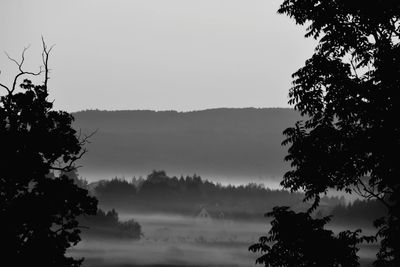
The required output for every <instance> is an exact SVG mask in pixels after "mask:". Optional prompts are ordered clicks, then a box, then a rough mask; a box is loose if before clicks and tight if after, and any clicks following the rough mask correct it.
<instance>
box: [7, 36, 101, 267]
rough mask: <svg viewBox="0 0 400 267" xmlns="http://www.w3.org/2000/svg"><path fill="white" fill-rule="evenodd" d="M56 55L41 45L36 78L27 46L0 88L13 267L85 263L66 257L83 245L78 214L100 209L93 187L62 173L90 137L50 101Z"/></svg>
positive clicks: (70, 167)
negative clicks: (27, 59) (79, 131)
mask: <svg viewBox="0 0 400 267" xmlns="http://www.w3.org/2000/svg"><path fill="white" fill-rule="evenodd" d="M50 51H51V48H48V47H47V46H46V44H45V42H44V41H43V53H42V59H43V66H42V67H41V68H40V70H39V71H38V72H37V73H34V72H29V71H26V70H24V65H23V64H24V60H25V52H26V49H24V51H23V53H22V59H21V60H20V61H17V60H15V59H13V58H11V57H9V59H10V60H12V61H13V62H14V63H15V64H16V65H17V67H18V70H19V72H18V74H17V75H16V76H15V78H14V80H13V82H12V85H11V86H7V85H5V84H2V83H0V86H1V87H2V88H3V89H5V90H6V91H5V94H4V95H2V96H1V98H0V142H1V145H0V147H1V152H0V164H1V165H0V166H1V168H0V192H1V193H0V218H1V220H0V231H1V248H0V253H1V257H2V261H3V262H8V263H9V264H10V265H12V266H79V265H80V263H81V261H82V260H76V259H73V258H71V257H67V256H66V255H65V253H66V249H68V248H69V247H71V246H73V245H76V244H77V243H78V242H79V241H80V237H79V233H80V230H79V223H78V221H77V220H76V217H77V216H78V215H81V214H86V213H87V214H94V213H95V212H96V210H97V200H96V199H95V198H93V197H90V196H89V195H88V191H87V190H85V189H83V188H80V187H78V186H77V185H76V184H75V183H74V181H73V180H72V179H70V178H68V177H67V176H66V175H64V174H62V173H61V174H60V172H70V171H72V170H74V169H75V165H74V164H75V161H76V160H78V159H79V158H80V157H81V156H82V155H83V154H84V153H85V150H84V149H83V145H84V142H85V140H86V138H80V137H79V136H78V134H77V132H76V131H75V130H74V129H73V128H72V127H71V123H72V121H73V117H72V116H71V115H70V114H68V113H66V112H62V111H55V110H53V104H52V102H50V101H49V100H48V87H47V84H48V79H49V68H48V60H49V54H50ZM41 75H43V76H41ZM28 76H38V77H44V81H43V83H42V84H41V85H35V84H33V83H32V82H31V80H29V79H27V77H28ZM21 79H23V80H22V82H21ZM18 85H19V87H18ZM57 172H58V173H59V174H57Z"/></svg>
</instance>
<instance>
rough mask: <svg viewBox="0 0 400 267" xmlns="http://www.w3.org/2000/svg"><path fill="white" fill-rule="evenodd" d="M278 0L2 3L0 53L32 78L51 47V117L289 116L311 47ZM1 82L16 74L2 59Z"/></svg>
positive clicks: (40, 0)
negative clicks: (134, 112) (284, 110)
mask: <svg viewBox="0 0 400 267" xmlns="http://www.w3.org/2000/svg"><path fill="white" fill-rule="evenodd" d="M281 2H282V0H69V1H65V0H35V1H32V0H1V1H0V40H1V42H0V51H7V52H8V53H9V54H10V55H11V56H13V57H15V58H18V57H19V56H20V54H21V51H22V50H23V48H24V47H26V46H28V45H30V48H29V50H28V51H27V54H26V70H37V69H38V66H39V65H40V64H41V63H40V60H41V59H40V53H41V36H44V38H45V40H46V42H47V44H49V45H52V44H54V45H55V47H54V49H53V50H52V54H51V56H50V68H51V76H50V77H51V79H50V82H49V87H50V88H49V89H50V98H51V99H53V100H54V104H55V107H56V108H57V109H62V110H66V111H69V112H73V111H79V110H85V109H102V110H121V109H152V110H178V111H190V110H201V109H208V108H218V107H288V104H287V102H288V90H289V88H290V86H291V81H292V79H291V74H292V73H293V72H295V71H296V70H297V69H298V68H300V67H301V66H302V65H303V64H304V61H305V60H306V59H307V58H309V57H310V56H311V55H312V52H313V49H314V46H315V41H313V40H310V39H305V38H304V33H305V29H304V27H300V26H298V25H295V23H294V21H293V20H291V19H290V18H288V17H286V16H284V15H278V14H277V12H276V11H277V9H278V7H279V4H280V3H281ZM0 70H1V71H2V72H1V74H0V82H2V83H6V84H9V83H10V82H11V79H12V78H13V75H15V71H16V66H15V65H13V63H12V62H10V61H9V60H8V59H7V57H6V56H5V55H4V54H2V53H0Z"/></svg>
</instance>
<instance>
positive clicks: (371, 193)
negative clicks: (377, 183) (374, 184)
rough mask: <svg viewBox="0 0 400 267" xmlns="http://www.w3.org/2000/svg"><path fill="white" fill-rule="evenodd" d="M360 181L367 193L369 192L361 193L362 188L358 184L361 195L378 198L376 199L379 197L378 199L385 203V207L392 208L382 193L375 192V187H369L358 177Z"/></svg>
mask: <svg viewBox="0 0 400 267" xmlns="http://www.w3.org/2000/svg"><path fill="white" fill-rule="evenodd" d="M358 183H359V184H360V185H361V186H362V187H363V190H364V191H365V192H366V193H367V194H365V193H361V190H360V188H359V187H358V184H357V188H358V190H359V192H360V196H362V197H365V198H367V199H371V198H376V199H377V200H378V201H380V202H381V203H382V204H383V205H385V207H386V208H387V209H388V210H390V209H391V207H390V205H389V203H387V202H386V201H385V199H384V198H383V197H382V193H375V192H374V189H373V188H368V187H367V186H366V185H365V184H364V182H363V181H362V180H361V179H358Z"/></svg>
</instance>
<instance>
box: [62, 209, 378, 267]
mask: <svg viewBox="0 0 400 267" xmlns="http://www.w3.org/2000/svg"><path fill="white" fill-rule="evenodd" d="M120 218H121V219H122V220H128V219H131V218H134V219H135V220H136V221H138V222H139V223H140V224H141V225H142V229H143V237H142V238H141V240H139V241H134V240H121V239H101V238H86V239H85V238H84V240H83V241H82V242H80V243H79V245H78V246H77V247H75V248H74V249H73V250H71V251H70V254H72V255H73V256H75V257H85V261H84V264H83V266H84V267H95V266H96V267H122V266H124V267H128V266H136V267H137V266H147V267H155V266H238V267H239V266H256V264H255V259H256V258H257V256H258V255H255V254H252V253H251V252H249V251H248V247H249V245H251V244H253V243H254V242H255V241H256V240H257V239H258V237H259V236H260V235H261V234H263V233H265V232H266V231H267V230H268V228H269V224H268V223H267V221H265V222H262V221H259V222H245V221H232V220H224V219H215V218H208V219H207V218H206V219H205V218H199V216H198V215H194V216H193V217H189V216H179V215H163V214H152V215H149V214H120ZM340 228H341V227H340ZM340 228H338V227H336V229H334V231H339V230H341V229H340ZM374 254H375V246H374V245H372V246H363V247H362V249H361V251H360V253H359V255H360V257H361V259H362V262H364V264H363V266H369V264H368V263H369V262H370V261H371V259H372V258H373V256H374ZM258 266H260V265H258Z"/></svg>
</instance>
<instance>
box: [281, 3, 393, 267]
mask: <svg viewBox="0 0 400 267" xmlns="http://www.w3.org/2000/svg"><path fill="white" fill-rule="evenodd" d="M278 13H281V14H286V15H288V16H289V17H291V18H293V19H294V20H295V22H296V23H297V24H300V25H307V33H306V35H305V36H306V37H312V38H315V39H316V40H318V45H317V46H316V48H315V52H314V55H313V56H312V57H311V58H310V59H308V60H307V61H306V63H305V66H304V67H302V68H301V69H299V70H298V71H297V72H296V73H294V74H293V79H294V81H293V87H292V88H291V89H290V91H289V97H290V101H289V103H290V104H292V105H294V107H295V109H296V110H298V111H300V113H301V115H303V116H305V117H306V119H304V120H303V121H299V122H297V123H296V125H295V126H294V127H292V128H289V129H287V130H285V132H284V134H285V135H286V140H285V141H284V142H283V144H284V145H290V147H289V151H288V152H289V154H288V155H287V157H286V160H287V161H289V162H291V166H292V169H291V170H290V171H288V172H287V173H286V174H285V176H284V180H283V182H282V185H283V186H284V187H285V188H288V189H291V190H292V191H296V190H300V189H301V190H304V192H305V194H306V200H311V199H313V200H314V205H313V208H312V209H311V210H310V211H309V212H311V211H312V210H314V209H315V208H316V207H317V206H318V203H319V200H320V194H321V193H326V192H327V190H328V189H332V188H333V189H337V190H345V191H347V192H353V191H356V192H358V193H360V194H361V195H362V196H364V197H366V198H368V199H377V200H379V201H380V202H381V203H382V204H383V205H385V207H386V208H387V213H386V216H385V217H383V218H381V219H379V220H377V221H376V226H377V227H378V228H379V229H378V236H380V237H381V238H382V241H381V248H380V252H379V253H378V255H377V256H378V257H377V261H376V262H375V265H376V266H400V239H398V238H396V237H398V236H400V229H399V225H400V224H399V216H400V214H399V210H400V208H399V207H398V206H399V196H400V192H399V191H400V186H399V174H400V169H399V164H398V158H399V157H398V153H399V151H400V127H399V126H400V124H399V120H398V118H397V116H398V114H400V112H399V111H400V110H399V109H400V105H399V104H400V94H399V93H398V90H399V85H400V39H399V38H400V2H399V1H397V0H386V1H376V0H367V1H360V0H285V1H284V2H283V3H282V5H281V6H280V9H279V10H278Z"/></svg>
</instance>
